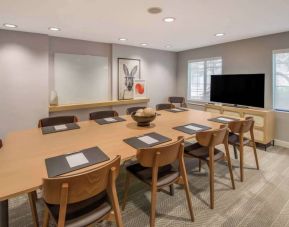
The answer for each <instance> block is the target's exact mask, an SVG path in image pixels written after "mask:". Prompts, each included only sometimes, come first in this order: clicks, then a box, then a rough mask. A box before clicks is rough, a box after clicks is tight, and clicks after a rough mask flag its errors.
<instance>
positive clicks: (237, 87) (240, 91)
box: [210, 74, 265, 108]
mask: <svg viewBox="0 0 289 227" xmlns="http://www.w3.org/2000/svg"><path fill="white" fill-rule="evenodd" d="M264 85H265V74H231V75H212V76H211V93H210V99H211V101H212V102H221V103H228V104H234V105H242V106H253V107H261V108H264Z"/></svg>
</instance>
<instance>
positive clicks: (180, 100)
mask: <svg viewBox="0 0 289 227" xmlns="http://www.w3.org/2000/svg"><path fill="white" fill-rule="evenodd" d="M169 102H170V103H171V104H179V105H180V107H187V104H186V100H185V98H184V97H176V96H172V97H169Z"/></svg>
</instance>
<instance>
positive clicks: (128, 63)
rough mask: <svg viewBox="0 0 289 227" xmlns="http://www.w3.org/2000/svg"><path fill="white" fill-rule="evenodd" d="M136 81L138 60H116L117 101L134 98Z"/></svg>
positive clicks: (138, 73) (137, 77) (138, 69)
mask: <svg viewBox="0 0 289 227" xmlns="http://www.w3.org/2000/svg"><path fill="white" fill-rule="evenodd" d="M136 79H138V80H139V79H140V60H139V59H131V58H118V99H120V100H122V99H133V98H134V81H135V80H136Z"/></svg>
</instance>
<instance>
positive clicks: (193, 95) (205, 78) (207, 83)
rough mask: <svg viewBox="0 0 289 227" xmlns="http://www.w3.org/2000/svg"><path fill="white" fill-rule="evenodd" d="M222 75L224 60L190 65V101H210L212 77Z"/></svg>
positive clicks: (209, 59)
mask: <svg viewBox="0 0 289 227" xmlns="http://www.w3.org/2000/svg"><path fill="white" fill-rule="evenodd" d="M213 74H222V58H221V57H217V58H208V59H201V60H195V61H189V63H188V100H197V101H210V89H211V75H213Z"/></svg>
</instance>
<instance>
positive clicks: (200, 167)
mask: <svg viewBox="0 0 289 227" xmlns="http://www.w3.org/2000/svg"><path fill="white" fill-rule="evenodd" d="M201 169H202V160H201V159H199V172H201Z"/></svg>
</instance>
